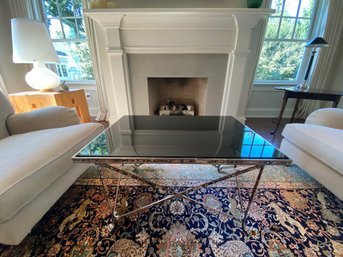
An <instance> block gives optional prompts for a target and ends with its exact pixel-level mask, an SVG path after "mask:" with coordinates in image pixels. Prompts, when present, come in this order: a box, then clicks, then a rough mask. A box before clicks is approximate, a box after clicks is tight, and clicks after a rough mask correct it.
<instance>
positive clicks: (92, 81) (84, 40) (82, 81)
mask: <svg viewBox="0 0 343 257" xmlns="http://www.w3.org/2000/svg"><path fill="white" fill-rule="evenodd" d="M51 1H54V2H55V3H56V6H57V12H58V16H56V17H48V14H47V11H46V8H45V3H44V2H45V0H41V3H42V8H43V14H44V21H45V24H46V27H47V30H48V32H49V36H50V38H51V41H52V43H73V42H80V43H87V45H88V50H89V51H90V49H89V43H88V38H87V35H86V36H85V37H84V38H81V37H80V34H79V29H78V26H75V29H76V35H77V36H78V37H77V38H67V37H66V33H65V29H64V27H65V25H64V24H63V19H74V20H75V23H76V24H77V20H78V19H82V20H83V23H84V24H85V20H84V15H83V11H82V14H81V15H80V16H76V15H75V12H74V15H73V16H62V14H61V10H60V4H59V1H58V0H51ZM71 1H72V5H73V9H75V1H74V0H71ZM80 3H81V7H82V9H83V4H84V1H80ZM53 19H55V20H58V21H59V24H60V26H61V31H62V35H63V38H58V39H57V38H56V39H53V38H52V36H51V34H50V29H49V25H48V21H49V20H53ZM85 30H86V28H85ZM52 65H53V66H54V68H55V70H56V71H58V67H57V65H60V66H62V65H63V64H62V63H56V64H52ZM60 69H62V67H60ZM61 71H62V70H61ZM58 75H60V74H59V73H58ZM93 75H94V71H93ZM61 80H62V81H65V83H66V84H67V85H82V84H83V85H94V84H96V82H95V78H93V79H89V80H87V79H78V80H73V79H68V80H64V79H63V78H62V77H61Z"/></svg>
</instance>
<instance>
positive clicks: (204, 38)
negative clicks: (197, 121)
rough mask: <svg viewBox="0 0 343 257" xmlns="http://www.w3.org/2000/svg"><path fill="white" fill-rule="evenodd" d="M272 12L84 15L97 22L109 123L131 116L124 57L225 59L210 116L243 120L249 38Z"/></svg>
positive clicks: (206, 10) (197, 10)
mask: <svg viewBox="0 0 343 257" xmlns="http://www.w3.org/2000/svg"><path fill="white" fill-rule="evenodd" d="M271 13H273V10H271V9H261V8H259V9H248V8H150V9H149V8H117V9H91V10H85V11H84V14H85V16H87V17H89V18H91V19H92V20H94V21H96V23H94V25H95V26H94V28H95V32H94V33H95V36H96V38H97V41H96V45H92V46H91V47H92V48H93V50H95V51H96V54H97V56H98V58H100V59H101V68H100V71H101V74H100V76H101V81H102V82H103V83H104V84H105V88H106V97H107V103H108V111H109V120H110V121H111V122H113V121H115V120H117V119H118V118H120V117H121V116H123V115H128V114H136V113H134V108H133V101H132V88H131V85H130V83H131V81H132V78H131V77H130V76H135V74H130V68H129V64H128V55H130V54H133V55H136V54H139V55H151V54H152V55H156V54H160V55H171V54H172V55H197V54H212V55H213V54H218V55H220V54H225V55H227V56H228V58H227V60H228V61H227V67H226V69H225V70H226V72H225V73H226V74H225V82H224V85H223V92H222V94H221V95H220V96H218V97H220V99H218V101H220V102H221V107H220V110H218V113H211V114H210V115H213V114H217V115H232V116H235V117H236V118H239V119H240V120H242V121H244V120H245V107H246V104H247V99H248V95H249V90H250V84H251V81H252V77H253V72H254V68H255V67H253V66H254V65H255V64H254V63H255V61H254V59H253V58H254V56H256V54H257V53H258V52H259V51H260V49H257V43H258V42H255V40H254V38H253V37H254V36H256V35H255V34H256V33H255V34H254V28H255V27H256V25H257V24H258V22H259V21H261V20H264V19H265V18H266V17H268V16H269V15H270V14H271ZM256 41H258V40H256ZM251 51H253V52H254V53H253V54H251ZM165 61H166V62H168V58H166V60H165ZM149 65H150V64H149ZM142 93H143V92H142ZM142 97H146V96H145V95H144V94H143V95H142ZM147 114H148V113H147Z"/></svg>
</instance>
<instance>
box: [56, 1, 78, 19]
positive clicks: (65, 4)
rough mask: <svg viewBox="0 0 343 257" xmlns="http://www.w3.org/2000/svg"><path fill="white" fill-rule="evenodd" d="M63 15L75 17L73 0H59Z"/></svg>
mask: <svg viewBox="0 0 343 257" xmlns="http://www.w3.org/2000/svg"><path fill="white" fill-rule="evenodd" d="M57 1H58V5H59V10H60V16H61V17H74V8H73V1H72V0H57Z"/></svg>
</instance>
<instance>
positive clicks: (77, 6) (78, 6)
mask: <svg viewBox="0 0 343 257" xmlns="http://www.w3.org/2000/svg"><path fill="white" fill-rule="evenodd" d="M74 14H75V16H77V17H82V16H83V11H82V3H81V0H74Z"/></svg>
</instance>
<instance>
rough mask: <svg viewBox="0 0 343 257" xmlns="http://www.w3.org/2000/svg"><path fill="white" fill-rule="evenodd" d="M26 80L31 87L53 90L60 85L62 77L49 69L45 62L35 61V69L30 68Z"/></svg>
mask: <svg viewBox="0 0 343 257" xmlns="http://www.w3.org/2000/svg"><path fill="white" fill-rule="evenodd" d="M25 80H26V82H27V84H29V86H30V87H32V88H34V89H38V90H41V91H42V90H51V89H53V88H55V87H58V86H59V85H60V82H61V80H60V77H59V76H58V75H57V74H56V73H55V72H53V71H51V70H49V69H48V68H47V67H46V66H45V64H44V63H38V62H35V63H34V64H33V69H32V70H30V71H29V72H28V73H27V74H26V76H25Z"/></svg>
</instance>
